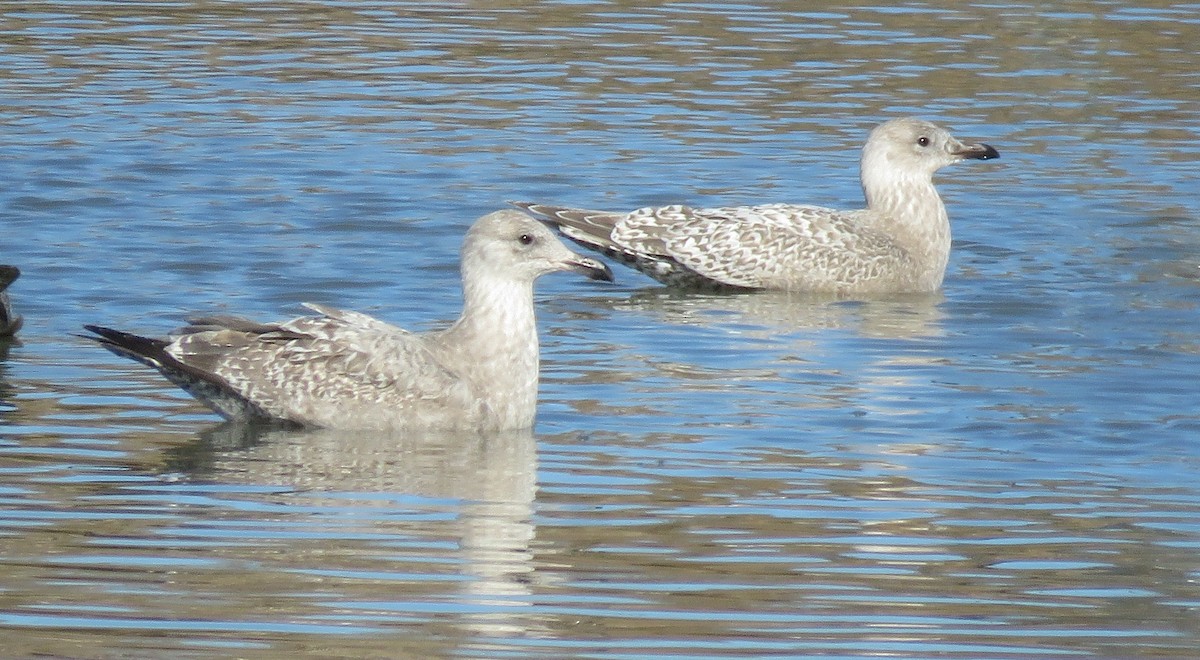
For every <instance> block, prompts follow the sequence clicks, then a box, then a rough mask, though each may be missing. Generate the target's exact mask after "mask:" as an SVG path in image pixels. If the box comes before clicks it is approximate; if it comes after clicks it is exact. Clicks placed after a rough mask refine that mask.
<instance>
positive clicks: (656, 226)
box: [515, 117, 1000, 294]
mask: <svg viewBox="0 0 1200 660" xmlns="http://www.w3.org/2000/svg"><path fill="white" fill-rule="evenodd" d="M999 156H1000V154H999V153H998V152H997V151H996V150H995V149H993V148H992V147H990V146H988V145H986V144H982V143H979V144H966V143H963V142H961V141H959V140H958V139H957V138H955V137H954V136H952V135H950V133H948V132H947V131H946V130H945V129H943V128H941V127H939V126H936V125H934V124H931V123H929V122H927V121H923V120H920V119H916V118H911V117H910V118H903V119H893V120H891V121H888V122H885V123H883V124H881V125H879V126H878V127H876V128H875V130H873V131H871V135H870V136H869V137H868V138H867V143H866V145H865V146H864V147H863V154H862V163H861V168H860V178H861V181H862V187H863V193H864V194H865V195H866V200H867V208H865V209H859V210H855V211H841V210H836V209H829V208H823V207H817V206H807V205H794V204H765V205H761V206H743V207H728V208H690V207H687V206H678V205H675V206H665V207H658V208H653V207H647V208H642V209H638V210H636V211H632V212H630V213H623V212H618V213H613V212H607V211H588V210H584V209H574V208H566V207H561V206H551V205H547V204H537V203H528V202H515V205H516V206H518V207H520V208H522V209H525V210H526V211H528V212H529V213H531V214H533V215H534V216H536V217H538V218H539V219H541V220H542V221H544V222H546V223H548V224H551V225H553V226H555V227H556V228H557V229H558V230H559V232H561V233H562V235H563V236H566V237H567V238H569V239H571V240H573V241H575V242H576V243H579V244H580V245H583V246H585V247H588V248H590V249H593V250H597V251H599V252H603V253H604V254H606V255H608V256H610V257H612V258H614V259H617V260H619V261H621V262H622V263H624V264H626V265H628V266H631V267H633V268H636V269H638V270H640V271H642V272H643V273H645V274H647V275H649V276H650V277H653V278H654V279H656V280H658V281H660V282H662V283H664V284H666V285H668V286H679V287H704V288H712V287H718V288H720V287H731V288H746V289H781V290H787V291H805V292H823V293H841V294H880V293H902V292H929V291H935V290H937V289H938V288H939V287H940V286H941V285H942V277H943V275H944V274H945V270H946V263H947V261H948V259H949V255H950V220H949V217H948V216H947V215H946V207H945V206H944V205H943V204H942V198H941V197H940V196H939V195H938V192H937V189H936V188H935V187H934V185H933V175H934V173H935V172H937V171H938V170H940V169H941V168H943V167H945V166H947V165H951V164H954V163H957V162H960V161H963V160H966V159H975V160H989V159H992V158H998V157H999Z"/></svg>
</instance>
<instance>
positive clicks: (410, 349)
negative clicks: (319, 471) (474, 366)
mask: <svg viewBox="0 0 1200 660" xmlns="http://www.w3.org/2000/svg"><path fill="white" fill-rule="evenodd" d="M310 307H311V308H313V309H315V310H317V311H319V312H321V313H322V316H312V317H301V318H298V319H294V320H291V321H288V322H286V323H281V324H258V323H254V322H251V321H245V320H239V319H231V318H228V317H225V318H212V317H210V318H203V319H195V320H193V321H192V325H191V326H189V327H188V328H185V329H183V330H182V331H181V332H182V334H181V335H180V336H178V337H177V338H176V340H175V341H174V342H173V343H172V344H171V345H170V346H169V347H167V349H166V350H167V352H168V353H169V354H170V355H171V356H172V357H174V358H175V359H176V360H178V361H179V362H180V363H182V364H185V365H187V366H188V367H190V368H192V369H195V370H199V371H202V372H207V373H211V374H214V375H215V376H217V377H219V379H220V380H221V381H222V382H224V383H226V384H227V386H228V387H229V388H230V389H231V390H233V391H234V392H236V393H237V394H238V395H239V396H240V397H243V398H245V399H246V400H247V401H249V402H251V403H252V404H253V405H254V406H256V407H257V408H259V409H261V410H263V411H266V413H267V414H268V415H269V416H271V417H275V418H279V419H287V420H291V421H294V422H298V423H301V424H309V423H313V421H312V420H315V419H319V418H321V417H323V416H326V415H328V412H329V411H330V410H332V409H335V408H336V407H337V406H339V405H345V402H350V401H353V402H355V405H364V406H369V405H386V406H390V407H392V408H394V409H395V410H397V411H401V410H403V409H405V408H407V407H410V406H415V405H417V404H418V402H422V401H428V400H443V401H446V402H454V401H457V400H459V399H462V398H463V397H464V392H463V385H462V383H461V381H460V379H459V378H458V376H457V375H456V374H454V373H452V372H450V371H449V370H447V369H446V368H444V367H443V366H442V365H441V364H439V362H438V361H437V359H436V358H435V356H433V355H432V354H431V353H430V351H429V350H428V348H427V347H426V346H425V344H424V342H423V340H422V339H421V338H420V337H418V336H417V335H413V334H411V333H408V332H406V331H404V330H402V329H400V328H397V327H395V326H392V325H389V324H387V323H384V322H382V321H379V320H378V319H374V318H372V317H369V316H366V315H364V314H359V313H357V312H343V311H340V310H334V309H332V308H325V307H320V306H310Z"/></svg>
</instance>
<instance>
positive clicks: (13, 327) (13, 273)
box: [0, 266, 23, 337]
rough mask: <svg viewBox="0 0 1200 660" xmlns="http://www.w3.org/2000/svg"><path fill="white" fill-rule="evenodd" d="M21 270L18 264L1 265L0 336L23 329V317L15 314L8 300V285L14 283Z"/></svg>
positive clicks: (9, 334)
mask: <svg viewBox="0 0 1200 660" xmlns="http://www.w3.org/2000/svg"><path fill="white" fill-rule="evenodd" d="M20 276H21V271H20V270H19V269H18V268H17V267H16V266H0V337H11V336H13V335H15V334H17V330H20V329H21V323H22V322H23V319H22V318H21V317H20V316H17V315H16V314H13V311H12V305H11V304H10V303H9V300H8V291H7V289H8V285H10V284H12V283H13V282H14V281H15V280H16V279H17V278H18V277H20Z"/></svg>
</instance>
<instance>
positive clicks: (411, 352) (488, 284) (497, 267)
mask: <svg viewBox="0 0 1200 660" xmlns="http://www.w3.org/2000/svg"><path fill="white" fill-rule="evenodd" d="M556 270H576V271H579V272H582V273H584V274H586V275H588V276H590V277H593V278H595V279H608V280H611V279H612V274H611V272H610V271H609V270H608V268H607V267H606V266H604V265H603V264H602V263H600V262H599V261H597V260H595V259H589V258H586V257H582V256H580V255H578V254H575V253H574V252H572V251H570V250H568V249H567V248H566V247H565V246H564V245H563V244H562V242H560V241H559V240H558V239H557V238H555V236H554V234H553V233H552V232H550V230H549V229H547V228H546V227H544V226H542V225H541V224H540V223H538V222H536V221H534V220H532V219H531V218H529V217H527V216H525V215H524V214H522V213H519V212H517V211H497V212H495V213H492V214H489V215H486V216H484V217H483V218H481V219H479V220H478V221H477V222H476V223H475V224H474V225H473V226H472V227H471V229H470V231H468V232H467V236H466V239H465V240H464V241H463V248H462V280H463V312H462V316H461V317H460V318H459V319H458V321H457V322H455V323H454V324H453V325H452V326H450V327H449V328H447V329H445V330H443V331H440V332H432V333H427V334H413V333H410V332H407V331H405V330H403V329H401V328H398V327H396V326H393V325H390V324H388V323H385V322H383V321H380V320H378V319H375V318H372V317H370V316H367V315H365V314H360V313H358V312H349V311H343V310H338V309H333V308H330V307H325V306H322V305H307V307H309V308H310V309H312V310H313V311H315V312H317V313H318V316H305V317H300V318H297V319H293V320H291V321H287V322H283V323H257V322H254V321H249V320H246V319H242V318H238V317H205V318H197V319H193V320H192V321H191V324H190V325H188V326H187V327H184V328H181V329H180V330H178V331H176V332H174V333H172V336H171V337H170V339H168V340H161V339H148V338H145V337H139V336H137V335H131V334H128V333H124V332H121V331H117V330H112V329H109V328H103V327H98V326H85V327H86V328H87V329H88V330H90V331H92V332H94V333H96V334H97V335H99V337H90V338H91V339H94V340H95V341H97V342H99V343H100V344H101V345H103V346H104V347H105V348H108V349H109V350H111V351H113V352H114V353H117V354H118V355H123V356H125V357H129V358H132V359H135V360H138V361H140V362H142V363H144V364H147V365H149V366H152V367H154V368H156V369H158V370H159V371H160V372H162V374H163V375H165V376H166V377H167V378H168V379H170V380H171V381H172V382H173V383H175V384H177V385H179V386H180V387H182V388H183V389H185V390H187V391H188V392H189V393H191V394H192V395H194V396H195V397H197V398H198V399H200V400H201V401H203V402H204V403H206V404H208V405H209V406H210V407H211V408H213V409H214V410H216V411H217V412H218V413H220V414H221V415H223V416H225V417H227V418H230V419H249V420H276V421H285V422H292V423H296V424H300V425H304V426H318V427H334V428H363V429H365V428H373V429H391V430H397V429H435V428H436V429H464V430H466V429H470V430H495V429H519V428H527V427H529V426H531V425H532V424H533V419H534V412H535V408H536V402H537V385H538V337H537V327H536V323H535V319H534V309H533V282H534V280H535V279H537V278H538V277H540V276H541V275H544V274H546V273H549V272H552V271H556Z"/></svg>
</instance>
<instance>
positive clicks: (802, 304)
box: [591, 288, 944, 339]
mask: <svg viewBox="0 0 1200 660" xmlns="http://www.w3.org/2000/svg"><path fill="white" fill-rule="evenodd" d="M591 300H593V301H596V303H597V304H598V305H606V306H608V307H609V308H610V309H613V310H621V311H634V312H639V313H642V314H648V315H651V316H653V317H654V319H655V320H656V321H659V322H665V323H670V324H674V325H703V326H727V327H728V326H737V327H738V333H739V335H741V336H751V337H753V336H763V337H770V336H777V335H779V334H781V333H789V332H797V331H804V330H816V329H844V330H848V331H851V332H853V333H854V334H856V335H859V336H862V337H876V338H887V339H918V338H922V337H931V336H937V335H940V334H941V332H942V328H941V325H940V323H941V320H942V318H943V316H944V314H943V312H942V311H941V309H940V308H939V305H940V304H941V302H942V300H943V296H942V295H941V294H940V293H929V294H904V295H893V296H889V297H888V298H866V299H859V300H845V299H840V298H837V297H834V296H829V295H804V294H793V293H787V292H783V291H759V292H743V293H723V292H717V293H704V292H687V293H680V292H676V291H673V290H670V289H665V288H653V289H645V290H641V291H637V292H635V293H634V294H633V295H632V296H629V297H628V298H592V299H591Z"/></svg>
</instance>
